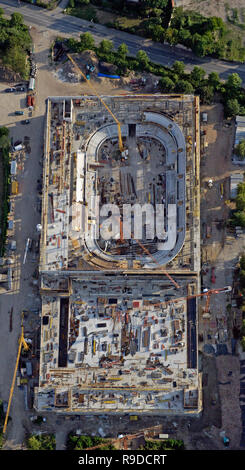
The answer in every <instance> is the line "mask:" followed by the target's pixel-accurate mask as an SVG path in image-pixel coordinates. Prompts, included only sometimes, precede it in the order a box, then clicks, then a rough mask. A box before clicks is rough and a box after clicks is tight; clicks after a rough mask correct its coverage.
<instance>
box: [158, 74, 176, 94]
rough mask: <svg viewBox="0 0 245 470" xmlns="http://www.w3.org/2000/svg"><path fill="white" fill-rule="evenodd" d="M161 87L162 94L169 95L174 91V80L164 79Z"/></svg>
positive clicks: (161, 81) (161, 79)
mask: <svg viewBox="0 0 245 470" xmlns="http://www.w3.org/2000/svg"><path fill="white" fill-rule="evenodd" d="M159 87H160V90H161V92H163V93H169V92H171V91H173V90H174V88H175V84H174V82H173V80H171V78H169V77H162V78H160V80H159Z"/></svg>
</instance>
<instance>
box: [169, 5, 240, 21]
mask: <svg viewBox="0 0 245 470" xmlns="http://www.w3.org/2000/svg"><path fill="white" fill-rule="evenodd" d="M178 3H179V4H180V5H181V6H183V7H184V8H185V9H186V10H187V9H188V10H194V11H197V12H198V13H201V14H202V15H205V16H218V17H220V18H222V20H223V21H226V20H227V12H226V5H228V6H229V9H232V8H237V9H238V11H239V14H241V12H242V9H243V8H244V1H243V0H232V2H227V0H216V1H215V2H213V1H212V0H182V1H181V2H178Z"/></svg>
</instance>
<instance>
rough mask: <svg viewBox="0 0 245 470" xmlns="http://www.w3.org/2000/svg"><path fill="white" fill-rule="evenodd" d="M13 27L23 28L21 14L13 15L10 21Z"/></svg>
mask: <svg viewBox="0 0 245 470" xmlns="http://www.w3.org/2000/svg"><path fill="white" fill-rule="evenodd" d="M10 25H11V26H22V25H23V16H22V15H21V14H20V13H12V15H11V19H10Z"/></svg>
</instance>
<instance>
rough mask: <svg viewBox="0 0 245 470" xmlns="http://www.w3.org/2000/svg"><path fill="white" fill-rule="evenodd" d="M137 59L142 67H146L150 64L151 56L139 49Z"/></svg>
mask: <svg viewBox="0 0 245 470" xmlns="http://www.w3.org/2000/svg"><path fill="white" fill-rule="evenodd" d="M136 60H137V61H138V64H139V66H140V68H141V69H143V70H144V69H146V68H147V67H148V65H149V57H148V55H147V53H146V52H145V51H142V50H139V51H138V52H137V54H136Z"/></svg>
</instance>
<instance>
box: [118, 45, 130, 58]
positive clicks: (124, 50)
mask: <svg viewBox="0 0 245 470" xmlns="http://www.w3.org/2000/svg"><path fill="white" fill-rule="evenodd" d="M117 55H118V57H119V58H120V59H121V60H126V57H127V55H128V46H127V45H126V44H125V43H124V42H123V43H122V44H120V46H119V47H118V48H117Z"/></svg>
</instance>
